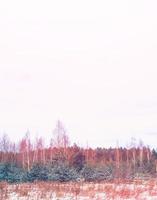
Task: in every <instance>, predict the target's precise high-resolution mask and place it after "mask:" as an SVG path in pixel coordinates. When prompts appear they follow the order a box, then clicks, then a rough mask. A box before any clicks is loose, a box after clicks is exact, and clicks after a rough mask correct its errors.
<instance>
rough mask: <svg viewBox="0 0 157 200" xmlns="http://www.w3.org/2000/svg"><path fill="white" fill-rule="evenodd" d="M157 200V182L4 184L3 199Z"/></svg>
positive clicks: (0, 186)
mask: <svg viewBox="0 0 157 200" xmlns="http://www.w3.org/2000/svg"><path fill="white" fill-rule="evenodd" d="M75 199H77V200H110V199H115V200H124V199H126V200H127V199H128V200H157V182H156V180H150V181H140V180H139V181H135V182H131V183H127V182H124V181H119V182H117V181H116V182H113V183H107V182H104V183H47V182H45V183H44V182H38V183H34V184H28V183H24V184H13V185H9V184H7V183H0V200H75Z"/></svg>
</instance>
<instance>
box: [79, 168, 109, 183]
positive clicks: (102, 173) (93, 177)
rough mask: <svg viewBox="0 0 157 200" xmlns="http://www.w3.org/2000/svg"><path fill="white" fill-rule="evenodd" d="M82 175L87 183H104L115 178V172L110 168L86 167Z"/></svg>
mask: <svg viewBox="0 0 157 200" xmlns="http://www.w3.org/2000/svg"><path fill="white" fill-rule="evenodd" d="M81 175H82V176H83V177H84V179H85V180H86V181H102V180H109V179H112V178H113V170H112V167H110V166H105V167H90V166H85V167H84V168H83V169H82V171H81Z"/></svg>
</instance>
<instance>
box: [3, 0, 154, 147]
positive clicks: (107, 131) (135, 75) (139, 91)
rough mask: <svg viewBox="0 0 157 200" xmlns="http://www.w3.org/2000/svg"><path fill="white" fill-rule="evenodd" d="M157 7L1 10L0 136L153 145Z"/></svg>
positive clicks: (88, 0)
mask: <svg viewBox="0 0 157 200" xmlns="http://www.w3.org/2000/svg"><path fill="white" fill-rule="evenodd" d="M156 10H157V1H156V0H149V1H148V0H147V1H146V0H131V1H130V0H118V1H117V0H110V1H106V0H97V1H96V0H95V1H92V0H79V1H74V0H67V1H65V0H57V1H52V0H51V1H50V0H47V1H39V0H27V1H22V0H14V1H12V0H5V1H1V2H0V135H1V134H3V132H4V131H5V132H7V133H8V135H9V136H10V137H11V138H12V139H15V140H17V139H19V138H20V137H22V135H24V133H25V132H26V130H27V129H29V130H30V132H31V134H32V136H35V135H36V134H37V133H38V135H43V136H45V137H46V138H49V137H50V135H51V132H52V130H53V129H54V127H55V123H56V121H57V120H58V119H60V120H61V121H63V123H64V124H65V127H66V129H67V130H68V133H69V135H70V138H71V140H72V141H76V142H79V143H80V144H82V145H83V144H86V142H87V141H88V143H89V144H91V145H92V146H99V145H101V146H109V145H115V144H116V141H117V140H119V144H126V143H127V142H129V141H130V138H131V137H136V138H137V139H139V138H141V139H142V140H143V141H144V143H146V144H149V145H155V144H156V139H157V89H156V87H157V12H156Z"/></svg>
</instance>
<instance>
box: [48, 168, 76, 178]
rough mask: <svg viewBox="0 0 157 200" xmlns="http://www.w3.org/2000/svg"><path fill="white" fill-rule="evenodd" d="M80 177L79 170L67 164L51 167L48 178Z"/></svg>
mask: <svg viewBox="0 0 157 200" xmlns="http://www.w3.org/2000/svg"><path fill="white" fill-rule="evenodd" d="M77 178H79V175H78V173H77V171H76V170H75V169H73V168H70V167H69V166H66V165H55V166H52V167H51V168H50V169H49V174H48V180H50V181H61V182H66V181H71V180H76V179H77Z"/></svg>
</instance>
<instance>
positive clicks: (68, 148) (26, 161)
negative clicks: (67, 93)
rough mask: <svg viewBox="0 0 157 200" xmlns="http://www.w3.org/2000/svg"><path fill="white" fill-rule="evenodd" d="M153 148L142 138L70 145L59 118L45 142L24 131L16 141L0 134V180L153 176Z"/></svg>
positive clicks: (156, 163)
mask: <svg viewBox="0 0 157 200" xmlns="http://www.w3.org/2000/svg"><path fill="white" fill-rule="evenodd" d="M156 172H157V152H156V151H155V150H154V149H153V150H151V149H150V148H149V147H145V146H144V145H143V144H142V142H139V145H135V142H133V141H132V143H131V145H130V147H129V148H119V147H117V148H108V149H107V148H95V149H93V148H89V147H87V148H81V147H79V146H78V145H76V144H73V145H70V141H69V137H68V135H67V133H66V131H65V129H64V127H63V125H62V123H61V122H60V121H58V122H57V125H56V128H55V130H54V132H53V137H52V139H51V141H50V144H49V146H46V145H44V140H43V138H36V140H35V141H34V142H32V141H31V139H30V136H29V133H27V134H26V135H25V136H24V137H23V138H22V139H21V141H20V142H19V143H16V144H15V143H12V142H11V141H10V139H9V138H8V136H7V135H6V134H4V135H3V136H2V137H1V138H0V181H8V182H27V181H30V182H32V181H35V180H42V181H82V180H85V181H102V180H112V179H115V178H124V179H134V178H136V177H137V176H140V177H141V178H143V177H150V176H155V175H156Z"/></svg>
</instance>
